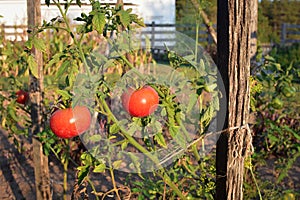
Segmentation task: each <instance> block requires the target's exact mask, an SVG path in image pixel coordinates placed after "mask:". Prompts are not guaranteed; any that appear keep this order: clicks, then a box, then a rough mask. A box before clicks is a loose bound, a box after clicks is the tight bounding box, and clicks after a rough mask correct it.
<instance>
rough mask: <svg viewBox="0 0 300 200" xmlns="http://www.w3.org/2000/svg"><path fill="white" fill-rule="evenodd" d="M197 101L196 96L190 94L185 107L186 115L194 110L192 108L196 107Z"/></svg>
mask: <svg viewBox="0 0 300 200" xmlns="http://www.w3.org/2000/svg"><path fill="white" fill-rule="evenodd" d="M197 100H198V94H191V95H190V97H189V103H188V106H187V111H186V112H187V113H190V112H191V111H192V109H194V106H195V105H196V103H197Z"/></svg>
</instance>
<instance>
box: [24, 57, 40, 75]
mask: <svg viewBox="0 0 300 200" xmlns="http://www.w3.org/2000/svg"><path fill="white" fill-rule="evenodd" d="M27 64H28V67H29V71H30V73H31V74H32V75H33V76H34V77H36V78H38V64H37V63H36V61H35V59H34V57H33V56H32V55H29V56H28V58H27Z"/></svg>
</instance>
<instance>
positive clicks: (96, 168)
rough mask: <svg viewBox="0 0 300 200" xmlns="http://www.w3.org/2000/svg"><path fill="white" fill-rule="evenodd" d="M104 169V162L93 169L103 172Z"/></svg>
mask: <svg viewBox="0 0 300 200" xmlns="http://www.w3.org/2000/svg"><path fill="white" fill-rule="evenodd" d="M105 169H106V165H105V164H104V163H101V164H99V165H97V166H96V167H95V169H94V170H93V172H94V173H103V172H104V171H105Z"/></svg>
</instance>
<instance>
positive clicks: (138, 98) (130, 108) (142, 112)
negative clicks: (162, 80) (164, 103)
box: [121, 85, 159, 117]
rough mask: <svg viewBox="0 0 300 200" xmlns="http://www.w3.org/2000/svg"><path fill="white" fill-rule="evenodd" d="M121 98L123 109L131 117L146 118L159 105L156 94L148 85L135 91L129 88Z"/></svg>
mask: <svg viewBox="0 0 300 200" xmlns="http://www.w3.org/2000/svg"><path fill="white" fill-rule="evenodd" d="M121 98H122V105H123V107H124V109H125V110H126V111H127V112H128V113H129V114H130V115H131V116H133V117H146V116H148V115H150V114H152V113H153V112H154V111H155V110H156V109H157V106H158V103H159V97H158V94H157V92H156V91H155V90H154V89H153V88H152V87H151V86H148V85H146V86H144V87H142V88H140V89H138V90H135V91H133V89H132V88H130V89H128V90H127V91H126V92H124V93H123V94H122V97H121Z"/></svg>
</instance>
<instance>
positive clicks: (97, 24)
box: [92, 12, 106, 34]
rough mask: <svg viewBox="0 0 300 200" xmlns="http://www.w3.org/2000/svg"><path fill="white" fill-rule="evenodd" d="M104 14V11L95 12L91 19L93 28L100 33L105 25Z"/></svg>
mask: <svg viewBox="0 0 300 200" xmlns="http://www.w3.org/2000/svg"><path fill="white" fill-rule="evenodd" d="M105 23H106V22H105V14H104V13H100V12H97V13H96V14H95V15H94V17H93V19H92V25H93V28H94V29H95V30H96V31H97V32H98V33H99V34H102V33H103V29H104V26H105Z"/></svg>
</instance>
